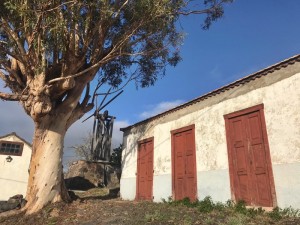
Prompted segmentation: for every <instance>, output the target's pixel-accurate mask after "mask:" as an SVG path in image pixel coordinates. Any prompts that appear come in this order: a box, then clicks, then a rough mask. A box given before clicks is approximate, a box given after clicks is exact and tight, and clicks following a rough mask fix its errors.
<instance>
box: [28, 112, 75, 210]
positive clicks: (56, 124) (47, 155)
mask: <svg viewBox="0 0 300 225" xmlns="http://www.w3.org/2000/svg"><path fill="white" fill-rule="evenodd" d="M61 118H62V117H61V116H59V117H58V116H57V115H56V116H45V118H42V120H41V121H40V122H36V124H35V131H34V138H33V146H32V158H31V163H30V173H29V179H28V187H27V194H26V198H27V199H26V200H27V201H28V202H27V204H26V206H25V208H24V210H26V213H27V214H32V213H35V212H37V211H38V210H40V209H41V208H43V207H44V206H46V205H47V204H48V203H53V202H58V201H69V200H70V198H69V196H68V192H67V189H66V187H65V184H64V179H63V168H62V155H63V143H64V137H65V133H66V129H67V128H66V121H64V119H61Z"/></svg>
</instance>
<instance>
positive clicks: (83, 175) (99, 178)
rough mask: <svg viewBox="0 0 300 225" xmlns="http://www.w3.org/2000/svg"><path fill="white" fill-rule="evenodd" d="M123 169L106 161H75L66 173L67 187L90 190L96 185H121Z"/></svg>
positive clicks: (112, 186)
mask: <svg viewBox="0 0 300 225" xmlns="http://www.w3.org/2000/svg"><path fill="white" fill-rule="evenodd" d="M120 177H121V169H120V168H118V167H116V166H113V165H110V164H108V163H106V162H88V161H83V160H79V161H77V162H73V163H72V164H71V165H70V167H69V169H68V172H67V173H66V174H65V182H66V187H67V188H68V189H72V190H88V189H90V188H94V187H108V188H115V187H119V183H120Z"/></svg>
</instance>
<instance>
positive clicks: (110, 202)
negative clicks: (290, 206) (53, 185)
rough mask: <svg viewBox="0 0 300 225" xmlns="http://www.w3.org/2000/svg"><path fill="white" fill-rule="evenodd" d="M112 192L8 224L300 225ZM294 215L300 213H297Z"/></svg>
mask: <svg viewBox="0 0 300 225" xmlns="http://www.w3.org/2000/svg"><path fill="white" fill-rule="evenodd" d="M115 193H116V192H110V191H109V190H108V189H98V188H95V189H91V190H89V191H87V192H76V194H77V195H78V196H79V197H80V198H79V199H77V200H76V201H73V202H72V203H70V204H65V203H60V204H52V205H49V206H47V207H45V208H44V209H43V210H41V211H40V212H39V213H37V214H35V215H31V216H24V214H23V213H21V214H18V215H15V216H10V217H6V218H1V217H0V223H1V224H6V225H15V224H18V225H23V224H24V225H25V224H26V225H27V224H30V225H37V224H38V225H59V224H61V225H72V224H81V225H97V224H101V225H108V224H109V225H120V224H125V225H126V224H127V225H134V224H136V225H143V224H163V225H167V224H180V225H194V224H203V225H245V224H249V225H266V224H274V225H275V224H276V225H299V224H300V218H299V217H295V216H293V215H289V216H288V215H287V214H284V213H283V212H282V211H277V212H276V211H275V212H273V214H270V213H266V212H263V211H262V210H253V209H252V210H251V209H246V207H244V206H243V205H239V206H233V205H231V206H228V205H226V204H219V203H213V202H212V201H211V200H210V199H206V201H205V202H203V201H202V202H198V203H197V204H193V203H189V202H188V201H182V202H172V201H167V202H165V203H151V202H130V201H122V200H121V199H119V198H117V197H116V195H115ZM289 212H290V213H293V212H296V211H293V210H290V211H289Z"/></svg>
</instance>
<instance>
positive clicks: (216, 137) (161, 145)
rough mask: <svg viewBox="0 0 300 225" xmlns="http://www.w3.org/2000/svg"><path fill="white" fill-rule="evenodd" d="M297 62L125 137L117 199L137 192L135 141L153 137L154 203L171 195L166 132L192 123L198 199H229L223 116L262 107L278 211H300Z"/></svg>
mask: <svg viewBox="0 0 300 225" xmlns="http://www.w3.org/2000/svg"><path fill="white" fill-rule="evenodd" d="M299 87H300V63H295V64H293V65H290V66H289V67H287V68H285V69H281V70H278V71H275V72H273V73H272V74H268V75H267V76H265V77H262V78H259V79H256V80H254V81H251V82H250V83H247V84H244V85H241V86H239V87H236V88H234V89H230V90H228V91H226V92H224V93H222V94H218V95H216V96H214V97H210V98H208V99H206V100H205V101H201V102H198V103H196V104H193V105H191V106H188V107H186V108H183V109H180V110H178V111H175V112H173V113H170V114H168V115H165V116H163V117H160V118H158V119H156V120H154V121H151V122H149V123H147V124H142V125H139V126H137V127H134V128H132V129H131V130H127V131H126V132H125V133H124V148H125V149H124V151H123V171H122V177H121V197H122V198H123V199H128V200H133V199H134V198H135V193H136V175H135V174H136V171H137V144H136V143H137V141H138V140H142V139H145V138H149V137H152V136H153V137H154V182H153V196H154V201H161V199H162V198H165V199H167V198H168V197H169V196H171V195H172V175H171V170H172V166H171V134H170V131H171V130H174V129H178V128H181V127H185V126H188V125H191V124H195V137H196V159H197V188H198V198H199V199H203V198H204V197H205V196H208V195H209V196H211V197H212V198H213V200H215V201H222V202H224V201H226V200H228V199H231V193H230V181H229V170H228V156H227V144H226V133H225V121H224V118H223V115H226V114H228V113H232V112H235V111H238V110H242V109H245V108H248V107H251V106H255V105H258V104H262V103H263V104H264V112H265V119H266V127H267V134H268V140H269V147H270V153H271V160H272V167H273V174H274V180H275V191H276V195H277V203H278V206H279V207H288V206H290V205H291V206H292V207H295V208H300V195H299V192H300V179H299V177H300V88H299Z"/></svg>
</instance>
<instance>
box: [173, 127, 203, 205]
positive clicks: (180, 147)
mask: <svg viewBox="0 0 300 225" xmlns="http://www.w3.org/2000/svg"><path fill="white" fill-rule="evenodd" d="M172 155H173V163H172V165H173V193H174V197H175V199H176V200H179V199H183V198H185V197H188V198H190V200H195V199H196V190H197V187H196V183H197V182H196V153H195V134H194V126H190V127H187V128H182V129H179V130H176V131H172Z"/></svg>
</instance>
